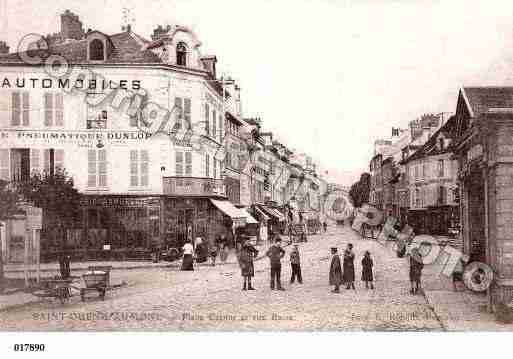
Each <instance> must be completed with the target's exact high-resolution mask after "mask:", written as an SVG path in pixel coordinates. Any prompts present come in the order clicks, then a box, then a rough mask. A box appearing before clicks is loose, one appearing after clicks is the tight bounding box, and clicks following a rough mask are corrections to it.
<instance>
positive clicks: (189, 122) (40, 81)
mask: <svg viewBox="0 0 513 359" xmlns="http://www.w3.org/2000/svg"><path fill="white" fill-rule="evenodd" d="M70 34H72V35H70ZM59 36H60V37H59V38H60V39H61V40H62V41H61V42H55V43H54V42H52V43H51V44H50V48H49V52H50V54H52V55H58V56H62V57H63V58H65V59H66V61H67V63H68V64H69V65H70V66H72V71H71V72H70V73H68V74H66V75H64V76H61V77H54V76H53V74H49V73H47V71H46V70H45V68H44V66H43V65H44V64H38V65H34V64H27V63H25V62H23V61H22V59H21V58H20V54H7V55H3V56H1V57H0V78H1V79H0V81H1V83H2V85H1V89H0V90H1V92H2V94H1V96H0V101H1V102H2V103H1V104H0V107H1V108H2V112H1V113H0V137H1V139H2V141H1V142H0V164H1V169H0V177H1V178H2V179H5V180H8V181H12V182H18V181H24V180H26V179H27V178H28V177H29V176H31V175H32V174H34V173H36V172H39V173H50V174H51V173H52V172H54V171H56V170H58V169H63V170H65V171H66V173H67V174H68V175H69V176H71V177H72V178H73V181H74V184H75V187H76V188H77V189H78V191H79V192H80V193H81V194H82V218H81V219H80V221H79V223H77V224H76V228H73V229H69V230H68V233H67V241H68V247H71V248H73V249H74V250H76V251H82V252H84V251H85V252H87V251H90V252H93V251H95V250H101V249H102V248H104V245H109V246H110V248H112V249H113V250H117V249H119V250H120V251H121V250H126V249H128V248H144V249H148V248H150V247H152V246H156V245H166V244H169V243H171V242H183V241H184V240H186V239H190V238H192V237H195V236H202V237H206V238H207V239H208V237H209V236H216V235H219V234H221V233H222V234H227V235H229V234H230V233H231V228H232V227H233V225H236V226H242V225H244V223H245V222H244V221H245V219H244V218H243V217H244V216H245V213H242V212H236V211H231V212H230V210H231V208H232V207H233V206H232V205H229V206H228V205H227V206H219V202H216V201H225V202H228V201H227V200H226V189H225V188H226V187H225V181H224V179H223V178H222V177H223V176H224V157H223V156H219V154H220V153H222V152H223V151H222V149H223V147H224V138H225V125H226V122H225V121H226V120H227V118H226V116H225V114H224V113H223V112H224V110H225V103H224V97H223V94H224V96H227V95H226V93H225V92H224V89H223V88H222V84H221V82H220V81H219V80H218V79H217V78H216V73H215V61H216V60H215V57H212V56H203V55H202V54H201V53H200V51H199V48H200V43H199V41H198V39H197V37H196V35H195V34H194V33H193V32H192V31H190V30H189V29H187V28H185V27H172V28H170V29H169V31H167V32H166V33H164V34H162V33H161V34H159V36H157V37H156V38H155V40H153V41H150V40H146V39H144V38H143V37H142V36H140V35H138V34H136V33H134V32H133V31H131V29H130V27H129V26H128V27H127V28H126V29H124V31H122V32H120V33H118V34H114V35H107V34H104V33H102V32H99V31H89V32H87V33H84V31H83V30H82V25H81V22H80V21H79V20H78V17H76V15H74V14H72V13H69V12H66V13H64V14H63V15H62V17H61V33H60V35H59ZM52 41H53V40H52ZM137 94H143V95H141V96H140V97H139V96H137ZM137 105H139V106H138V107H137ZM133 106H135V109H136V110H135V111H131V108H132V107H133ZM232 117H233V116H232ZM230 119H231V117H230ZM228 122H230V121H228ZM230 188H231V189H232V188H233V187H230ZM230 194H232V192H230ZM232 197H233V199H237V196H236V195H234V196H232ZM228 203H229V202H228ZM230 206H231V207H230ZM226 207H227V208H228V210H227V209H226ZM233 208H235V207H233ZM52 238H54V236H52V235H51V233H49V232H46V233H45V230H43V233H42V252H43V253H44V252H52V251H55V250H57V246H58V244H57V243H54V241H53V239H52ZM43 255H44V254H43Z"/></svg>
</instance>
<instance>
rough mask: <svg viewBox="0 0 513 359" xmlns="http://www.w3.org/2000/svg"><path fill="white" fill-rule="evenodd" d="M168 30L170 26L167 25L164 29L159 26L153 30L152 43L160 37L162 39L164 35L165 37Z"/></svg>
mask: <svg viewBox="0 0 513 359" xmlns="http://www.w3.org/2000/svg"><path fill="white" fill-rule="evenodd" d="M170 30H171V25H167V26H166V27H163V26H162V25H159V26H157V27H156V28H155V29H153V35H151V39H152V40H153V41H156V40H159V39H161V38H162V37H164V35H166V34H167V33H168V32H169V31H170Z"/></svg>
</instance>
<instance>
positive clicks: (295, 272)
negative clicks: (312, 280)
mask: <svg viewBox="0 0 513 359" xmlns="http://www.w3.org/2000/svg"><path fill="white" fill-rule="evenodd" d="M290 268H291V272H292V275H291V276H290V283H291V284H292V283H294V281H295V279H296V278H297V281H298V283H299V284H303V278H302V276H301V256H300V254H299V248H298V245H297V244H294V248H293V249H292V251H291V252H290Z"/></svg>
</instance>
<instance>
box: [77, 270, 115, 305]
mask: <svg viewBox="0 0 513 359" xmlns="http://www.w3.org/2000/svg"><path fill="white" fill-rule="evenodd" d="M111 269H112V267H110V266H92V267H89V270H88V272H87V273H85V274H83V275H82V278H83V279H84V283H85V287H83V288H80V298H81V299H82V301H85V296H86V294H87V293H90V292H98V295H99V297H100V298H101V299H102V300H105V293H106V292H107V289H108V288H109V286H110V270H111Z"/></svg>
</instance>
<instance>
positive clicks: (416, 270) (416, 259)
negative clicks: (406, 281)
mask: <svg viewBox="0 0 513 359" xmlns="http://www.w3.org/2000/svg"><path fill="white" fill-rule="evenodd" d="M423 268H424V263H423V262H422V256H421V254H420V252H419V250H418V248H413V249H412V251H411V253H410V283H411V290H410V293H411V294H416V293H417V292H418V291H419V289H420V278H421V276H422V269H423Z"/></svg>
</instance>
